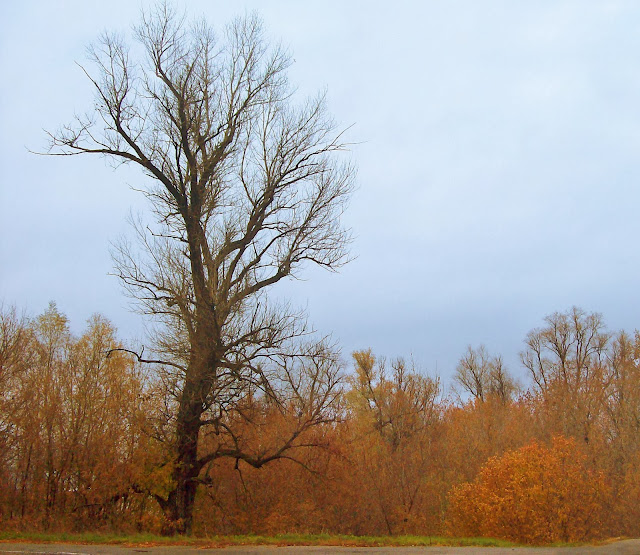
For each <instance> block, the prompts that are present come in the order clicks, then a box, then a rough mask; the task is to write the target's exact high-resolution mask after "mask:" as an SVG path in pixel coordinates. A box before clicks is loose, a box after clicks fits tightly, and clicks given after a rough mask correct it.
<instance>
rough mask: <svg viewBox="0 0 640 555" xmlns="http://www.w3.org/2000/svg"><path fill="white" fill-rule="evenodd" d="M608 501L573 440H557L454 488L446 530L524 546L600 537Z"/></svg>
mask: <svg viewBox="0 0 640 555" xmlns="http://www.w3.org/2000/svg"><path fill="white" fill-rule="evenodd" d="M606 498H607V487H606V485H605V482H604V477H603V474H602V473H600V472H594V471H591V470H589V469H588V468H587V466H586V463H585V457H584V456H583V455H581V454H580V453H579V452H578V450H577V446H576V444H575V442H574V441H573V440H569V439H565V438H563V437H556V438H554V440H553V443H552V445H551V446H550V447H545V446H542V445H539V444H538V443H535V442H534V443H532V444H530V445H527V446H525V447H522V448H520V449H518V450H516V451H511V452H508V453H506V454H504V455H502V456H501V457H493V458H491V459H489V461H488V462H487V463H486V464H485V465H484V467H483V468H482V470H481V471H480V473H479V474H478V476H477V478H476V479H475V480H474V481H473V482H471V483H465V484H462V485H460V486H458V487H456V488H454V489H453V490H452V492H451V494H450V497H449V500H450V505H449V520H448V527H449V532H450V533H451V534H455V535H458V536H488V537H498V538H504V539H508V540H512V541H518V542H524V543H535V544H540V543H549V542H554V541H565V542H570V541H581V540H588V539H593V538H596V537H599V536H600V535H601V534H602V530H603V526H602V525H603V519H604V513H605V501H606Z"/></svg>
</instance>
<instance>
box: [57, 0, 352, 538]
mask: <svg viewBox="0 0 640 555" xmlns="http://www.w3.org/2000/svg"><path fill="white" fill-rule="evenodd" d="M135 37H136V40H137V42H138V45H139V47H141V49H133V50H130V49H129V47H128V46H127V45H126V43H125V42H124V41H123V39H122V38H121V37H120V36H119V35H115V34H105V35H103V36H102V37H101V39H100V40H99V42H98V43H97V44H96V45H94V46H93V47H92V48H91V49H90V54H91V59H92V62H93V65H94V71H93V72H90V71H86V73H87V76H88V77H89V79H90V80H91V82H92V83H93V85H94V87H95V92H96V103H95V106H94V111H93V113H90V114H89V115H87V116H80V117H78V118H77V119H76V121H75V123H73V124H71V125H68V126H65V127H63V128H61V129H60V130H59V131H58V132H56V133H52V134H51V150H50V153H51V154H58V155H75V154H98V155H103V156H106V157H107V158H109V159H111V160H113V161H114V162H115V163H116V164H118V163H133V164H136V165H137V166H139V167H140V168H141V169H142V170H143V172H144V173H145V174H146V175H147V176H148V177H149V178H150V180H149V181H148V184H147V186H146V187H144V189H143V192H144V194H145V195H146V197H147V198H148V200H149V201H150V203H151V210H152V214H153V216H154V217H155V223H154V224H151V225H146V224H140V225H138V226H137V231H138V234H139V238H140V244H141V247H142V249H141V250H142V253H140V252H139V251H138V250H136V249H135V248H134V247H132V246H130V245H128V244H123V245H121V246H120V247H119V248H118V249H117V252H116V265H117V274H118V276H119V277H120V279H121V280H122V281H123V283H124V285H125V287H126V288H127V289H128V291H129V292H130V293H131V294H132V295H133V296H134V297H135V298H136V299H137V300H138V301H139V306H140V308H141V310H142V311H143V312H144V313H146V314H150V315H152V316H153V317H154V318H155V319H156V321H157V322H158V325H159V328H158V335H157V342H156V352H158V353H161V355H162V356H159V355H156V356H155V357H151V358H147V357H144V356H143V354H142V353H138V355H139V359H140V360H141V361H142V362H162V363H163V365H164V367H165V369H166V371H165V383H166V385H167V387H166V392H167V393H168V394H170V396H172V397H171V399H172V400H171V401H168V402H167V407H168V410H167V425H168V426H169V432H167V435H166V439H167V441H168V442H169V444H170V452H171V456H170V458H171V460H172V465H173V471H172V475H171V484H172V486H171V487H170V488H169V490H168V492H167V493H166V496H165V495H157V500H158V502H159V503H160V505H161V506H162V508H163V510H164V513H165V515H166V518H167V520H168V524H169V526H168V527H167V531H170V530H172V531H176V532H182V533H188V532H189V531H190V530H191V524H192V516H193V504H194V499H195V494H196V488H197V486H198V483H200V482H202V481H203V480H202V478H201V473H202V472H203V469H204V468H205V467H206V466H207V465H208V464H209V463H210V462H212V461H213V460H215V459H216V458H219V457H232V458H235V459H236V460H242V461H244V462H246V463H248V464H250V465H253V466H255V467H260V466H262V465H263V464H265V463H266V462H268V461H270V460H273V459H274V458H278V457H281V456H284V455H285V453H287V452H291V451H292V450H293V449H295V448H296V447H298V446H299V445H300V444H301V443H303V442H302V441H301V436H302V435H303V434H304V432H305V431H306V430H308V429H309V428H310V427H311V426H314V425H317V424H321V423H324V422H326V421H327V419H330V418H331V407H332V405H334V404H335V403H336V399H337V392H338V384H339V380H338V376H339V370H340V365H339V363H338V359H337V355H336V354H335V353H334V352H333V350H332V349H331V348H330V346H328V345H327V344H325V343H324V342H314V341H312V340H311V339H310V338H308V337H307V342H304V341H300V340H299V339H300V338H304V337H306V336H308V334H309V329H308V326H307V324H306V320H305V317H304V315H303V314H301V313H299V312H296V311H293V310H291V309H290V308H289V307H288V306H287V305H286V304H282V303H281V304H277V303H275V302H272V301H271V300H270V299H268V298H267V296H266V291H267V290H268V289H269V288H270V287H272V286H273V285H275V284H276V283H278V282H279V281H281V280H282V279H284V278H287V277H289V276H298V275H299V272H300V270H301V269H302V267H303V266H304V265H305V264H316V265H319V266H322V267H324V268H327V269H330V270H334V269H337V268H339V267H340V266H341V265H342V264H344V263H345V262H346V261H347V259H348V254H347V250H346V249H347V246H348V243H349V234H348V232H347V231H346V230H345V229H344V228H343V227H342V226H341V224H340V216H341V214H342V212H343V210H344V209H345V206H346V203H347V201H348V198H349V196H350V192H351V189H352V181H353V175H354V171H353V168H352V167H351V166H350V165H349V164H348V163H342V162H340V161H339V160H338V158H336V155H337V154H338V153H339V152H340V151H342V150H344V144H343V142H342V139H341V132H340V131H337V130H336V127H335V125H334V123H333V122H332V120H331V119H330V118H329V116H328V115H327V111H326V107H325V101H324V98H323V96H319V97H317V98H314V99H310V100H307V101H306V102H305V103H303V104H302V105H301V106H299V107H298V106H296V105H295V104H294V102H293V97H294V91H293V90H292V88H291V87H290V86H289V84H288V82H287V77H286V70H287V68H288V66H289V65H290V58H289V57H288V55H287V54H286V53H285V52H284V51H283V50H282V48H280V47H279V46H276V47H270V46H269V44H268V43H267V42H266V41H265V39H264V34H263V31H262V26H261V23H260V21H259V20H258V19H257V18H256V17H254V16H249V17H244V18H240V19H237V20H235V21H234V22H233V23H232V24H231V25H229V26H228V27H227V28H226V30H225V31H224V33H222V34H221V35H220V38H219V39H218V37H217V36H216V34H215V33H214V31H213V30H212V29H211V27H209V26H208V24H207V23H206V22H205V21H196V22H195V23H193V24H190V25H187V24H186V23H185V21H184V18H181V17H177V16H176V14H175V13H174V12H173V11H172V9H171V8H170V7H169V6H168V5H167V4H160V5H159V6H158V7H157V8H156V10H155V11H154V12H153V13H151V14H144V15H143V18H142V22H141V23H140V25H139V26H137V27H136V29H135ZM139 54H142V55H143V59H142V60H139V61H138V60H137V58H136V56H138V55H139ZM309 341H310V342H309ZM252 403H253V404H252ZM249 408H251V410H249ZM267 409H268V410H280V411H283V412H287V413H288V414H293V415H295V419H294V420H295V425H292V426H290V427H289V428H288V433H287V434H285V435H284V436H281V437H278V438H277V441H275V442H274V443H273V444H272V445H270V446H265V445H262V444H260V442H257V443H255V444H253V445H252V444H250V442H249V441H248V439H247V437H246V435H244V436H241V435H239V434H240V432H239V431H237V430H238V429H241V430H244V429H245V428H244V427H243V426H240V428H238V426H237V425H238V422H239V421H243V420H246V419H248V418H253V417H254V416H255V415H256V411H257V412H260V410H267ZM245 423H246V422H245ZM205 428H206V431H205ZM205 433H206V434H210V435H211V436H212V437H215V438H216V439H217V441H216V442H215V445H216V447H215V449H213V450H209V451H207V452H203V451H202V449H201V446H202V444H201V439H202V437H203V435H204V434H205ZM242 433H243V434H244V432H242Z"/></svg>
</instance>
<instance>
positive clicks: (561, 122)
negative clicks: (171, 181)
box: [0, 0, 640, 380]
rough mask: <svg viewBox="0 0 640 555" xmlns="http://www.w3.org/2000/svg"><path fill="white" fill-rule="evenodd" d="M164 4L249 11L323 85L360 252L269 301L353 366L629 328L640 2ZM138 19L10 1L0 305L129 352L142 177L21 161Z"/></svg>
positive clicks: (639, 230) (98, 162)
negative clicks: (99, 57) (576, 319)
mask: <svg viewBox="0 0 640 555" xmlns="http://www.w3.org/2000/svg"><path fill="white" fill-rule="evenodd" d="M175 3H176V4H177V5H178V6H180V7H182V8H184V7H186V8H187V9H188V12H189V13H190V14H192V15H204V16H205V17H206V18H207V19H208V21H209V22H210V23H211V24H212V25H213V26H215V27H218V28H220V27H221V26H223V25H224V24H225V23H227V22H228V21H229V20H230V19H231V18H232V17H234V16H235V15H238V14H243V13H245V12H251V11H253V10H257V11H258V13H260V14H261V16H262V18H263V19H264V22H265V25H266V28H267V31H268V33H269V35H270V36H271V37H273V40H274V41H282V42H283V43H284V45H286V46H287V47H288V48H289V49H290V51H291V52H292V54H293V57H294V59H295V64H294V66H293V67H292V69H291V71H290V77H291V81H292V82H293V83H295V84H296V85H297V86H298V88H299V90H300V91H301V93H305V94H307V93H308V94H313V93H314V92H316V91H318V90H321V89H324V88H326V90H327V92H328V101H329V107H330V111H331V112H332V113H333V115H334V116H335V118H336V119H337V120H338V121H339V122H341V123H342V124H343V126H345V127H346V126H349V125H352V124H353V127H352V129H351V130H350V135H349V137H350V139H351V140H354V141H358V142H359V143H360V144H358V145H357V146H356V147H354V148H353V153H352V155H353V159H354V161H355V162H356V164H357V165H358V167H359V173H358V190H357V192H356V194H355V195H354V197H353V200H352V203H351V207H350V209H349V211H348V213H347V215H346V220H347V224H348V225H350V226H351V227H352V228H353V231H354V234H355V236H356V241H355V242H354V244H353V247H352V252H353V255H354V256H355V257H356V259H355V260H354V261H353V262H352V263H351V264H350V265H348V266H347V267H345V268H344V269H343V270H342V271H341V272H340V273H338V274H327V273H324V272H321V271H317V270H310V271H308V272H307V273H306V275H305V277H307V278H308V279H307V280H306V281H302V282H296V283H292V284H288V285H287V286H286V287H284V288H281V293H282V294H286V295H287V296H290V297H291V298H292V299H293V302H294V303H296V304H299V305H302V306H306V307H308V310H309V314H310V318H311V320H312V321H313V322H314V324H315V327H316V328H317V329H318V330H320V331H322V332H325V333H328V332H331V333H333V335H334V337H335V338H336V339H337V340H338V341H339V343H340V344H341V345H342V347H343V353H344V355H345V358H346V357H348V356H349V354H350V352H351V351H353V350H355V349H361V348H367V347H371V348H372V349H373V351H374V352H375V353H376V354H379V355H385V356H387V357H395V356H398V355H402V356H405V357H410V356H413V358H414V359H415V360H416V362H417V363H418V364H419V365H420V366H421V367H422V368H423V369H424V370H425V371H427V372H430V373H433V372H435V371H436V370H437V372H438V374H440V375H441V376H443V378H445V380H448V378H449V377H450V376H451V375H452V373H453V371H454V369H455V366H456V363H457V360H458V359H459V357H460V355H461V354H462V353H463V352H464V350H465V348H466V346H467V345H469V344H471V345H473V346H477V345H479V344H480V343H484V344H485V345H486V346H487V348H488V349H489V351H490V352H492V353H494V354H497V353H501V354H502V355H503V356H504V358H505V360H506V361H507V363H508V365H509V367H510V369H511V370H512V371H513V372H514V373H515V374H516V375H523V374H522V370H521V368H520V366H519V363H518V352H519V351H520V350H521V349H522V340H523V338H524V336H525V335H526V333H527V332H528V331H529V330H530V329H532V328H534V327H537V326H539V325H541V324H542V319H543V317H544V316H545V315H547V314H549V313H551V312H554V311H563V310H566V309H568V308H569V307H571V306H572V305H577V306H580V307H582V308H584V309H586V310H588V311H598V312H601V313H603V315H604V317H605V320H606V322H607V323H608V325H609V327H610V328H611V329H614V330H615V329H621V328H624V329H626V330H629V331H633V330H634V329H635V328H636V327H640V310H639V309H640V296H639V295H638V285H639V284H640V279H639V278H640V256H639V253H638V248H637V244H638V237H640V218H639V217H638V209H639V207H640V186H639V185H640V157H639V154H640V3H639V2H636V1H628V2H622V1H621V2H615V1H604V0H603V1H601V2H596V1H588V0H577V1H575V2H568V1H559V0H553V1H536V2H513V1H504V2H498V1H481V0H468V1H446V2H445V1H424V2H419V1H396V2H393V3H389V2H385V3H376V2H371V1H349V2H346V1H344V0H342V1H326V0H325V1H323V2H300V1H289V2H287V1H268V0H263V1H248V0H246V1H238V2H228V1H227V2H222V1H215V0H208V1H204V0H203V1H189V2H186V1H176V2H175ZM148 5H149V3H148V2H146V1H144V2H142V3H135V2H130V1H129V0H110V1H109V2H102V1H95V2H92V1H87V0H77V1H59V2H51V1H49V0H46V1H45V0H43V1H29V0H25V1H22V2H1V3H0V70H1V81H0V122H1V125H2V134H1V136H0V141H1V144H0V172H1V173H0V233H1V238H0V300H4V303H5V304H15V305H17V306H18V307H19V308H24V309H26V310H27V311H28V312H29V313H30V314H37V313H39V312H41V311H42V310H44V309H45V308H46V306H47V303H48V302H49V301H50V300H54V301H56V302H57V304H58V307H59V309H60V310H61V311H63V312H64V313H66V314H67V315H68V316H69V318H70V319H71V322H72V325H73V327H74V329H75V330H78V331H79V330H80V329H81V328H82V326H83V325H84V322H85V320H86V319H87V318H88V317H89V316H90V315H91V314H92V313H94V312H100V313H102V314H103V315H105V316H106V317H108V318H109V319H110V320H111V321H112V322H113V323H114V324H115V325H116V326H117V328H118V329H119V331H120V335H121V336H122V337H124V338H130V337H142V334H143V331H142V330H143V327H142V323H141V320H140V317H138V316H137V315H135V314H132V313H131V312H130V310H129V306H128V301H127V299H126V298H125V296H124V295H123V291H122V290H121V288H120V285H119V283H118V281H117V280H116V279H115V278H114V277H111V276H109V275H108V273H109V272H110V270H111V259H110V256H109V243H110V241H114V240H116V239H117V238H118V237H119V236H120V235H122V234H126V233H128V226H127V223H126V218H127V214H128V213H129V211H130V210H134V211H135V210H144V202H143V200H142V199H141V198H140V195H139V194H137V193H136V192H134V191H132V190H131V189H130V186H135V184H136V181H139V180H140V174H139V173H137V171H135V169H134V168H120V169H118V170H115V171H114V170H113V169H112V168H111V167H110V166H108V164H106V163H105V161H104V160H102V159H100V158H97V157H95V158H94V157H72V158H51V157H39V156H36V155H33V154H30V153H29V152H28V149H31V150H44V149H45V148H46V144H47V141H46V136H45V134H44V132H43V129H49V130H55V129H56V128H57V127H58V126H59V125H61V124H63V123H66V122H69V121H71V119H72V118H73V114H74V112H78V113H81V112H84V111H85V110H87V109H89V108H90V107H91V102H92V91H91V87H90V84H89V83H88V81H87V79H86V78H85V76H84V75H83V73H82V71H81V70H80V68H79V67H78V65H76V63H75V62H79V63H83V62H84V60H85V47H86V46H87V45H88V44H89V43H90V42H91V41H92V40H94V39H95V38H96V37H97V36H98V35H99V33H100V32H101V31H102V30H104V29H109V30H121V31H123V32H125V33H126V32H128V31H129V29H130V26H131V24H132V23H135V22H136V21H137V19H138V16H139V12H140V8H141V6H148Z"/></svg>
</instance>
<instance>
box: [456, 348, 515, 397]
mask: <svg viewBox="0 0 640 555" xmlns="http://www.w3.org/2000/svg"><path fill="white" fill-rule="evenodd" d="M454 380H455V382H456V383H457V384H458V385H459V386H461V387H462V389H463V391H465V392H466V393H468V394H470V395H471V396H472V397H473V398H474V399H476V400H478V401H485V400H486V399H487V398H488V397H489V396H492V397H494V398H497V399H499V400H501V401H502V402H507V401H509V400H510V399H511V397H512V395H513V394H514V392H515V391H516V390H517V386H516V383H515V381H514V380H513V378H512V377H511V376H510V375H509V372H508V371H507V369H506V368H505V366H504V362H503V360H502V357H501V356H495V357H492V356H491V355H489V353H488V352H487V349H486V347H485V346H484V345H480V347H478V348H477V349H473V348H472V347H471V345H469V346H468V347H467V352H466V353H465V354H464V355H463V356H462V358H461V359H460V361H459V362H458V366H457V367H456V373H455V375H454Z"/></svg>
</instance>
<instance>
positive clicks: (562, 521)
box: [0, 305, 640, 543]
mask: <svg viewBox="0 0 640 555" xmlns="http://www.w3.org/2000/svg"><path fill="white" fill-rule="evenodd" d="M121 349H122V344H121V342H120V341H119V340H118V338H117V337H116V335H115V331H114V329H113V327H112V326H111V325H110V324H109V322H107V321H106V320H105V319H103V318H101V317H98V316H96V317H94V318H92V319H91V320H90V321H89V322H88V324H87V327H86V329H85V331H84V332H83V333H82V335H81V336H79V337H76V336H74V335H73V334H72V333H71V332H70V330H69V324H68V321H67V319H66V318H65V317H64V315H62V314H60V312H59V311H58V310H57V309H56V307H55V305H51V306H50V307H49V308H48V310H47V311H46V312H45V313H43V314H42V315H40V316H38V317H37V318H34V319H27V318H24V317H21V316H20V315H19V314H18V313H17V312H16V311H15V310H7V309H4V310H3V311H2V313H1V319H0V526H2V528H4V529H8V528H16V529H51V530H85V529H91V530H95V529H104V530H117V531H153V532H159V531H161V530H166V517H165V516H164V513H163V511H162V510H161V509H162V505H163V502H166V497H167V495H168V492H170V491H171V489H172V488H171V480H172V475H173V462H172V460H171V456H170V455H168V453H170V452H171V450H170V449H167V445H169V444H170V443H171V441H172V438H171V431H170V430H171V429H172V426H171V422H172V419H174V418H175V411H176V406H177V405H176V401H175V396H174V395H173V394H172V392H174V391H175V390H177V389H179V388H176V379H177V378H176V376H175V374H174V373H172V372H170V371H166V369H164V370H163V369H162V367H160V366H153V365H142V364H140V362H138V357H137V356H135V354H133V353H132V352H129V351H126V350H121ZM521 358H522V362H523V364H524V366H525V368H526V369H527V371H528V374H529V377H530V385H528V386H526V387H525V386H521V385H518V384H516V382H515V381H514V379H513V378H512V376H511V375H510V374H509V372H508V371H507V369H506V368H505V367H504V365H503V363H502V360H501V359H500V357H495V356H491V355H490V354H489V353H488V352H487V351H486V349H485V348H484V347H479V348H476V349H474V348H469V350H468V351H467V352H466V353H465V354H464V355H463V356H462V358H461V359H460V363H459V365H458V367H457V370H456V375H455V382H456V388H457V390H458V392H459V393H460V395H451V394H447V392H446V391H445V389H444V388H443V385H442V383H441V382H440V381H439V379H438V378H436V377H429V376H426V375H424V374H423V373H421V372H419V371H417V370H416V369H415V368H413V367H412V365H411V364H409V363H407V362H406V361H404V360H402V359H398V360H394V361H384V360H381V359H378V358H376V357H375V356H374V354H373V353H371V352H370V351H360V352H356V353H354V354H353V366H352V368H350V369H349V370H348V371H345V373H344V376H343V378H342V387H341V388H337V389H336V388H332V391H336V392H337V393H336V398H335V399H334V400H332V402H331V403H329V404H327V403H326V402H324V401H325V400H323V403H318V405H317V406H323V407H326V406H330V410H328V411H327V412H324V413H322V415H316V419H315V420H314V422H315V425H314V426H309V427H308V428H301V429H300V430H299V432H298V431H297V430H298V428H292V426H293V424H292V423H295V422H298V421H299V419H300V415H299V414H296V411H300V410H302V409H301V408H300V407H301V406H302V405H296V403H295V398H296V394H298V392H297V391H296V385H295V384H296V383H297V382H296V381H295V380H294V379H290V380H289V382H288V383H289V384H293V385H291V388H292V392H293V394H292V396H291V399H292V401H291V402H289V403H279V404H278V403H274V401H273V398H270V397H269V396H265V395H260V394H259V393H258V391H259V389H258V388H256V389H255V390H253V391H246V392H244V393H243V395H244V396H243V397H242V402H241V403H235V404H234V409H233V413H231V412H230V413H229V414H225V416H224V418H222V417H219V418H218V419H217V420H216V425H215V426H212V427H211V428H210V429H206V433H205V431H204V429H203V431H202V432H201V433H202V434H205V436H204V437H202V438H201V443H200V446H199V449H200V450H201V451H202V452H203V453H209V452H211V453H212V456H210V457H208V460H209V462H208V464H206V465H204V466H203V468H202V470H201V472H200V475H199V476H198V483H199V487H198V490H197V497H196V503H195V510H194V523H193V530H194V532H195V533H199V534H236V533H269V534H272V533H282V532H301V533H319V532H330V533H348V534H367V535H370V534H445V533H446V534H452V535H472V536H480V535H485V536H495V537H503V538H507V539H513V540H517V541H524V542H531V543H544V542H549V541H579V540H588V539H593V538H601V537H607V536H621V535H627V536H638V535H640V502H639V500H640V336H639V335H638V333H635V335H633V336H631V335H629V334H627V333H624V332H620V333H616V334H612V333H609V332H607V330H606V328H605V326H604V324H603V322H602V320H601V318H600V317H599V316H598V315H597V314H587V313H585V312H583V311H581V310H579V309H575V308H574V309H572V310H570V311H568V312H566V313H556V314H553V315H551V316H549V317H547V318H546V319H545V322H544V325H543V327H541V328H539V329H535V330H533V331H531V332H530V333H529V334H528V335H527V337H526V339H525V345H524V350H523V352H522V354H521ZM318 375H319V374H318ZM309 387H312V388H317V390H318V391H320V390H322V384H319V383H315V382H313V383H312V385H311V386H309ZM314 391H315V390H314V389H311V390H308V391H305V393H304V398H305V400H310V402H307V403H306V404H305V405H304V406H305V407H307V406H313V399H314ZM300 395H302V394H300ZM309 403H310V404H309ZM304 410H307V408H305V409H304ZM309 410H312V409H309ZM323 410H324V409H323ZM292 429H295V430H296V432H295V434H294V435H295V444H291V445H288V446H286V445H285V447H286V448H283V449H282V451H281V452H280V453H278V452H275V453H274V455H273V456H270V457H266V458H265V457H261V455H260V454H261V452H262V451H263V452H267V451H268V449H269V447H268V446H269V445H273V444H278V438H287V437H289V436H290V432H291V430H292ZM224 434H226V436H225V437H226V438H227V439H226V440H225V441H230V440H229V438H231V440H232V441H235V442H236V443H237V444H242V446H243V449H237V450H236V451H235V452H236V453H240V452H247V450H248V449H245V447H246V446H251V449H253V452H255V453H256V456H255V457H254V458H253V459H250V458H248V457H246V458H244V459H243V458H241V457H234V456H232V453H233V452H234V451H232V450H228V449H227V448H226V447H225V449H227V451H224V450H223V448H222V447H221V445H222V444H221V443H220V439H219V437H220V436H222V435H224ZM225 445H226V444H225ZM261 450H262V451H261ZM225 453H228V454H229V455H228V456H225ZM205 458H207V457H205ZM257 460H259V461H260V464H252V462H255V461H257Z"/></svg>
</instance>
